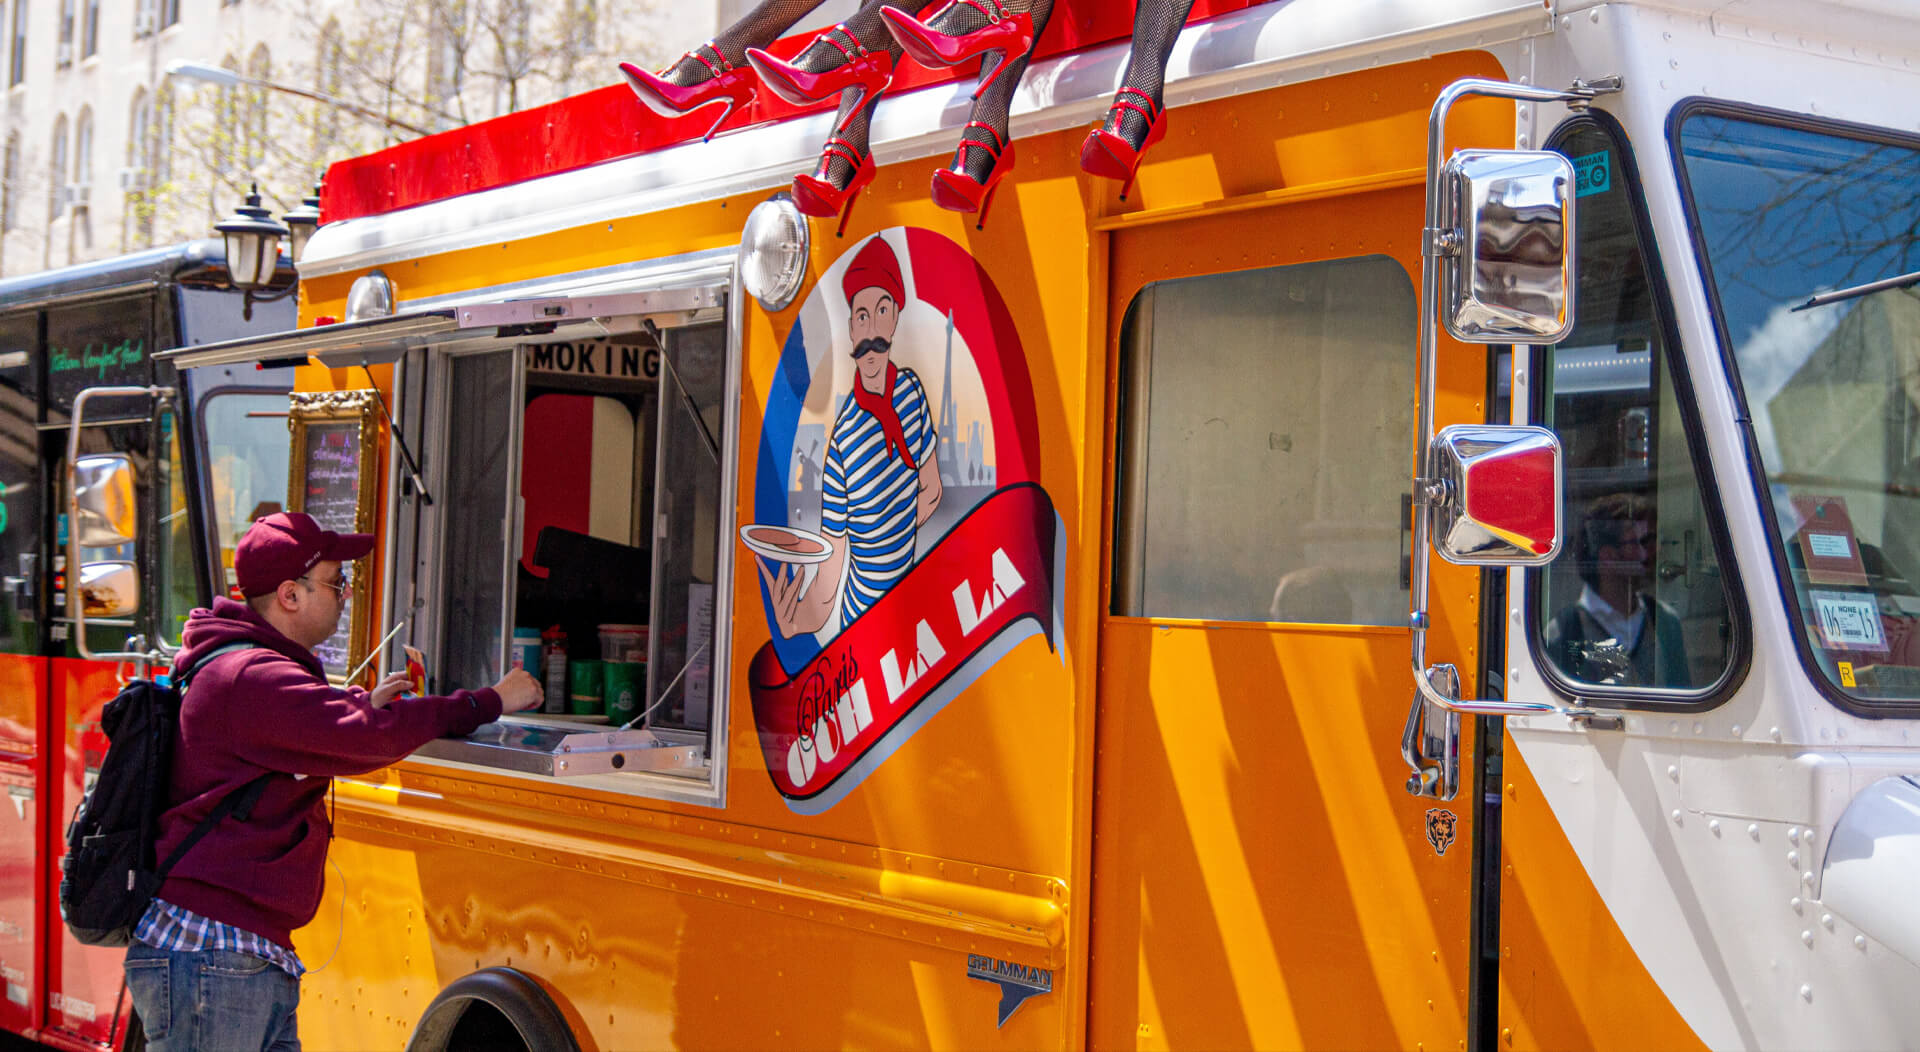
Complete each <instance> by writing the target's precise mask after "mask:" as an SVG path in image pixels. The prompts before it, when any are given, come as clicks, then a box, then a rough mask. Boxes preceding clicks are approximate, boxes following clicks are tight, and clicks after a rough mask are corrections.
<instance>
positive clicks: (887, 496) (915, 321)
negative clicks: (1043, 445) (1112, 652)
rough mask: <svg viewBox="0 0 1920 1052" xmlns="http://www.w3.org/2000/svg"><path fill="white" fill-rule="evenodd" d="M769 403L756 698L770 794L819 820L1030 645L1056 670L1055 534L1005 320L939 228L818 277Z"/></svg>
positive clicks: (1023, 379)
mask: <svg viewBox="0 0 1920 1052" xmlns="http://www.w3.org/2000/svg"><path fill="white" fill-rule="evenodd" d="M770 391H771V393H770V394H769V396H768V399H767V405H766V414H765V421H766V423H765V426H764V429H763V432H762V436H761V442H760V456H759V464H758V468H757V474H756V478H755V490H754V495H755V496H754V508H753V518H752V524H751V525H747V526H744V527H742V528H741V530H740V541H741V543H742V544H743V545H744V546H745V547H746V548H747V552H748V555H749V559H748V563H749V564H750V565H752V566H753V567H754V568H755V571H756V572H757V575H758V577H759V578H760V590H761V598H762V600H763V602H764V604H765V612H766V618H767V627H768V629H769V630H770V633H771V635H772V639H771V640H770V641H769V642H768V643H767V644H766V645H765V646H763V647H762V648H761V649H760V651H759V652H758V653H756V654H755V655H754V656H753V658H752V663H751V665H750V667H749V669H748V684H749V690H750V693H751V697H752V701H753V718H754V723H755V724H756V726H757V728H758V730H759V739H760V746H761V749H762V751H763V752H764V754H765V759H766V763H767V772H768V774H769V776H770V777H771V778H772V779H773V784H774V788H775V789H777V790H778V791H779V792H780V794H781V796H782V797H784V798H785V800H786V803H787V806H788V807H790V808H792V809H793V810H794V811H796V812H798V813H800V814H819V813H821V812H823V811H825V810H827V809H828V808H830V807H832V806H833V805H834V804H836V803H838V802H839V801H840V800H841V799H842V798H844V797H845V796H846V794H847V793H849V792H850V791H852V790H853V788H854V787H855V786H857V785H859V784H860V783H861V782H862V781H863V780H865V779H866V777H867V776H868V775H870V774H872V773H873V772H874V770H876V769H877V768H878V767H879V766H880V764H882V763H884V762H885V761H886V759H887V758H888V757H889V756H891V755H893V753H894V752H895V751H896V750H897V749H899V748H900V747H901V746H902V745H903V744H905V743H906V741H907V739H909V738H911V737H912V736H913V735H914V733H915V732H917V731H918V730H919V729H920V728H921V727H922V726H924V725H926V723H927V722H928V721H929V720H931V719H932V718H933V717H934V716H935V715H936V714H938V713H939V711H940V710H941V709H942V708H944V707H945V706H946V705H947V704H948V703H949V702H951V701H953V700H954V699H955V698H956V697H958V696H959V695H960V694H961V693H963V692H964V691H965V690H966V689H967V688H968V687H969V686H971V685H972V684H973V682H974V681H975V680H977V679H979V678H980V677H981V676H982V675H984V674H986V672H987V670H988V669H990V668H991V667H993V665H994V664H995V663H997V662H998V661H999V660H1000V659H1001V658H1002V657H1005V656H1006V655H1007V654H1008V653H1010V652H1011V651H1012V650H1013V649H1014V648H1015V647H1016V646H1018V645H1019V644H1021V643H1022V642H1024V641H1026V640H1027V639H1028V638H1030V637H1033V636H1040V637H1042V638H1043V639H1044V641H1045V643H1046V646H1047V647H1048V649H1049V650H1051V651H1053V652H1054V653H1055V655H1057V656H1061V658H1062V660H1063V661H1064V655H1061V651H1060V644H1061V629H1062V623H1061V619H1062V607H1061V594H1060V590H1061V581H1062V577H1061V574H1062V571H1063V569H1064V567H1063V564H1062V555H1063V553H1064V551H1065V548H1066V541H1065V530H1064V526H1063V525H1062V523H1061V520H1060V517H1059V515H1058V514H1057V513H1056V512H1055V511H1054V507H1053V502H1052V500H1051V498H1050V497H1049V496H1048V494H1047V492H1046V491H1045V490H1044V489H1042V488H1040V486H1039V485H1038V483H1037V482H1036V481H1035V475H1036V472H1037V469H1038V467H1039V450H1038V440H1037V434H1038V424H1037V420H1036V416H1035V413H1034V407H1033V391H1032V386H1031V384H1030V382H1029V381H1028V378H1027V366H1026V354H1025V352H1024V351H1023V350H1022V348H1021V346H1020V337H1019V333H1018V331H1017V330H1016V329H1015V327H1014V324H1013V318H1012V315H1011V314H1010V313H1009V312H1008V310H1007V307H1006V303H1005V302H1004V300H1002V298H1001V296H1000V294H999V292H998V291H997V290H996V289H995V288H994V285H993V282H992V279H991V278H990V277H989V276H988V275H987V273H986V271H985V270H983V269H982V268H981V267H980V265H979V264H978V263H976V262H975V261H974V259H973V257H972V256H971V255H969V254H968V253H967V251H966V249H964V248H962V247H961V246H960V245H958V244H956V243H955V242H953V241H951V240H949V239H948V238H946V237H944V236H942V235H940V234H937V233H934V232H932V231H929V230H921V229H915V228H895V229H892V230H888V231H883V232H882V233H880V234H878V235H875V236H874V237H871V238H868V239H867V240H865V241H863V242H861V243H860V244H859V245H857V246H855V247H854V248H853V249H851V250H850V251H848V252H847V253H846V254H844V255H843V256H841V258H840V259H839V260H838V261H836V262H835V263H834V264H833V266H831V267H829V268H827V270H826V272H825V273H824V274H823V275H822V276H821V279H820V282H819V284H818V285H817V286H816V287H815V288H814V291H813V293H812V294H811V295H810V296H809V297H808V299H807V300H806V302H805V304H803V305H802V307H801V309H800V314H799V318H798V321H797V322H796V324H795V325H794V328H793V331H792V333H791V334H790V336H789V337H788V339H787V343H786V346H785V348H784V349H783V351H782V353H781V359H780V366H779V368H778V370H777V371H776V372H775V374H774V381H773V384H772V387H771V389H770Z"/></svg>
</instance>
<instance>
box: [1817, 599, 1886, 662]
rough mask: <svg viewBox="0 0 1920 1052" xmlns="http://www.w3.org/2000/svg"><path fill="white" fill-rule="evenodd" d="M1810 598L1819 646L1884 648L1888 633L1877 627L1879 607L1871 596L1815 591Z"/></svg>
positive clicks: (1878, 625) (1839, 648)
mask: <svg viewBox="0 0 1920 1052" xmlns="http://www.w3.org/2000/svg"><path fill="white" fill-rule="evenodd" d="M1811 598H1812V600H1813V615H1814V620H1815V623H1816V625H1817V626H1818V628H1819V629H1820V639H1821V645H1822V646H1825V647H1826V648H1827V649H1828V650H1877V651H1884V650H1886V649H1887V637H1886V636H1885V635H1883V634H1882V633H1881V631H1880V607H1879V604H1878V603H1876V602H1875V601H1874V598H1873V596H1871V595H1858V594H1854V593H1850V592H1814V593H1812V594H1811Z"/></svg>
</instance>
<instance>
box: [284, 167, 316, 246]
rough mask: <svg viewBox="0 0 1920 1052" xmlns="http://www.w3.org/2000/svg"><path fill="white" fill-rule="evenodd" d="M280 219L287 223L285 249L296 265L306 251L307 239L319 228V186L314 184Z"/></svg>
mask: <svg viewBox="0 0 1920 1052" xmlns="http://www.w3.org/2000/svg"><path fill="white" fill-rule="evenodd" d="M280 221H281V222H283V223H285V224H287V231H288V233H287V251H288V253H289V254H291V255H292V256H293V262H294V265H295V266H298V265H299V263H300V257H301V256H304V255H306V253H307V239H308V238H310V237H312V236H313V232H314V231H315V230H318V229H319V228H320V187H319V186H317V185H316V186H315V187H314V188H313V193H311V194H308V195H307V196H306V197H303V198H301V199H300V207H298V208H289V209H287V214H286V215H283V216H281V217H280Z"/></svg>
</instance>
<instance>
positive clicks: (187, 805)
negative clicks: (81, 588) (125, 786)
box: [156, 599, 500, 948]
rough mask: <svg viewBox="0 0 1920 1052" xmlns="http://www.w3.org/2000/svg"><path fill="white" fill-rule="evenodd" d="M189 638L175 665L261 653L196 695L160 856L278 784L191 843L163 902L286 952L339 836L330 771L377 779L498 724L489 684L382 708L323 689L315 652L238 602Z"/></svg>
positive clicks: (181, 741)
mask: <svg viewBox="0 0 1920 1052" xmlns="http://www.w3.org/2000/svg"><path fill="white" fill-rule="evenodd" d="M181 642H182V644H183V646H184V648H185V649H183V650H182V651H181V653H180V656H179V657H178V658H176V659H175V661H174V668H175V669H176V670H185V669H186V668H188V667H190V666H191V665H192V664H193V663H194V662H195V661H197V660H199V658H200V657H201V655H203V654H207V653H210V652H212V651H213V650H215V649H217V648H219V647H223V646H226V645H227V644H229V643H240V642H247V643H252V644H254V646H253V648H251V649H246V650H235V651H231V652H229V653H225V654H221V655H220V656H219V657H216V658H214V659H213V660H212V661H210V662H208V663H207V664H206V666H205V667H203V668H201V669H199V670H198V671H197V672H195V673H194V676H193V679H192V682H191V684H190V685H189V686H188V689H187V694H186V699H185V701H184V702H183V703H182V705H181V708H180V736H179V738H178V739H176V742H175V745H174V755H173V778H172V785H171V791H170V792H169V794H168V799H167V803H168V809H167V811H166V812H165V813H164V814H162V815H161V816H160V839H159V842H158V843H157V844H156V855H157V858H159V859H162V860H164V859H165V858H166V857H167V855H168V854H169V853H170V852H171V851H172V850H173V849H174V846H175V845H177V844H179V843H180V841H182V840H184V839H186V836H187V834H188V833H189V832H191V831H192V830H193V827H194V826H196V825H198V824H199V822H200V820H201V819H202V818H205V817H206V816H207V815H208V814H210V813H211V812H212V811H213V809H214V807H215V806H216V805H218V804H219V802H220V800H221V799H222V798H224V797H225V796H226V795H227V794H228V793H230V792H232V791H234V790H235V789H238V788H240V787H241V786H243V785H245V784H246V783H247V782H249V781H252V780H253V779H254V778H256V777H258V776H259V775H261V774H263V773H265V772H268V771H275V772H279V773H280V775H281V776H280V777H276V778H271V779H268V781H267V787H266V791H265V792H264V793H262V795H261V797H260V802H259V804H258V805H256V806H255V807H254V809H253V815H252V817H251V818H249V819H248V820H247V821H245V822H240V821H238V820H236V819H233V818H227V819H225V820H223V821H221V822H220V823H219V824H217V825H215V826H214V827H213V829H212V831H211V832H209V833H208V834H207V835H206V837H205V838H204V839H202V840H201V841H200V842H199V843H198V844H195V845H194V846H193V848H192V850H190V851H188V852H187V854H186V856H185V857H184V858H182V859H181V860H180V862H179V864H178V865H176V866H174V868H173V872H172V873H171V874H169V875H168V877H167V881H166V883H165V884H163V885H162V886H161V888H160V897H161V898H163V899H165V900H167V901H168V902H171V903H173V904H174V905H176V906H184V907H186V908H187V909H190V910H192V911H194V912H195V913H198V914H201V915H202V916H206V917H211V918H213V919H214V920H217V921H222V922H224V923H227V924H231V925H234V926H235V927H238V928H241V929H244V930H246V931H250V932H253V933H254V934H256V935H260V936H263V937H265V938H268V939H272V940H273V941H274V942H277V943H279V944H280V945H282V946H286V947H289V948H291V947H292V945H293V929H295V928H298V927H301V926H303V925H305V924H306V923H307V922H308V921H310V920H312V919H313V915H314V912H315V911H316V910H318V909H319V908H320V891H321V888H322V887H323V880H324V877H325V873H324V869H325V866H326V860H327V841H328V839H329V838H330V837H331V836H332V835H333V827H332V825H331V823H330V822H329V821H328V819H327V811H326V800H325V797H326V793H327V787H328V786H329V785H330V784H331V783H332V779H331V777H330V776H332V775H336V774H340V775H352V774H364V773H366V772H368V771H374V770H378V769H380V768H382V767H385V766H387V765H389V764H392V763H394V762H396V761H398V760H400V759H401V758H403V757H405V756H406V755H408V754H409V753H411V752H413V751H414V750H415V749H417V748H419V747H420V746H422V745H424V744H426V743H427V742H429V741H431V740H433V739H434V738H438V737H440V736H442V735H449V734H453V735H459V734H468V733H471V732H472V731H473V729H474V728H476V727H478V726H480V725H481V724H484V723H490V722H492V721H493V720H496V719H499V718H500V695H499V694H496V693H495V692H494V691H493V690H492V689H484V690H475V691H465V690H463V691H457V692H455V693H454V694H452V695H451V696H449V697H444V698H401V699H398V700H396V701H394V702H393V703H392V704H390V705H388V706H387V707H386V708H384V709H376V708H374V707H373V705H371V704H370V703H369V702H368V701H367V692H366V691H364V690H361V689H360V688H358V687H347V688H344V689H342V688H339V687H335V686H332V685H330V684H328V683H327V679H326V676H325V674H324V673H323V672H322V670H321V667H320V660H319V659H318V658H316V657H315V656H314V655H313V652H312V651H311V650H308V649H307V648H306V647H303V646H301V645H300V644H298V643H295V642H294V641H293V640H291V639H288V638H287V637H286V636H284V635H281V634H280V631H279V630H278V629H276V628H274V627H273V626H272V625H270V624H268V623H267V622H266V620H265V619H264V618H262V617H261V616H260V615H259V614H258V613H256V612H254V610H253V608H252V607H250V606H248V605H247V604H245V603H240V602H236V601H234V600H232V599H216V600H214V603H213V609H212V610H195V611H194V612H193V614H192V615H191V616H190V617H188V618H187V627H186V630H185V631H184V632H183V633H182V634H181Z"/></svg>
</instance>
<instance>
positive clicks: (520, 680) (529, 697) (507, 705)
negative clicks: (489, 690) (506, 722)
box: [493, 668, 545, 713]
mask: <svg viewBox="0 0 1920 1052" xmlns="http://www.w3.org/2000/svg"><path fill="white" fill-rule="evenodd" d="M493 689H494V693H496V694H499V695H500V711H501V712H502V713H508V712H525V711H527V710H528V709H537V708H539V707H540V702H541V699H542V698H543V697H545V692H544V691H542V690H541V689H540V681H539V680H537V679H534V678H533V676H532V675H531V674H529V673H528V672H527V670H526V669H523V668H517V669H514V670H513V671H511V672H509V673H507V674H506V675H505V676H502V677H501V678H500V682H498V683H495V684H494V685H493Z"/></svg>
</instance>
